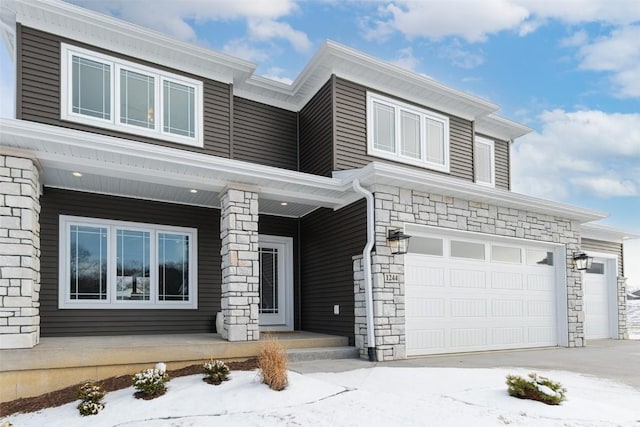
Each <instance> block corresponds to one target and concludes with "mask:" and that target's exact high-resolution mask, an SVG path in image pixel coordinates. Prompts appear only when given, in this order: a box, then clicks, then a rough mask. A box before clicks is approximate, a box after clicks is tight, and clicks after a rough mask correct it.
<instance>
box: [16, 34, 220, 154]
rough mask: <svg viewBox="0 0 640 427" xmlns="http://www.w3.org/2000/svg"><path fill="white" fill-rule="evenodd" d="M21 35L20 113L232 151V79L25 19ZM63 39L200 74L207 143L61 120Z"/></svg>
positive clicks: (214, 151)
mask: <svg viewBox="0 0 640 427" xmlns="http://www.w3.org/2000/svg"><path fill="white" fill-rule="evenodd" d="M17 35H18V57H19V61H18V64H20V67H19V68H18V79H17V81H18V84H19V85H18V88H17V92H18V93H19V94H21V95H20V96H19V98H18V100H19V104H18V106H17V109H16V114H17V118H19V119H23V120H31V121H34V122H40V123H46V124H50V125H55V126H62V127H67V128H72V129H78V130H82V131H87V132H94V133H100V134H103V135H111V136H115V137H119V138H127V139H131V140H135V141H141V142H147V143H151V144H158V145H164V146H168V147H174V148H179V149H182V150H190V151H197V152H202V153H206V154H212V155H215V156H220V157H229V138H230V105H231V104H230V91H229V85H227V84H224V83H220V82H216V81H213V80H207V79H203V78H201V77H198V76H193V75H189V74H186V73H183V72H180V71H176V70H172V69H167V68H165V67H160V66H158V65H156V64H150V63H147V62H143V61H140V60H138V59H136V58H130V57H126V56H123V55H120V54H117V53H114V52H109V51H105V50H103V49H98V48H95V47H92V46H87V45H85V44H82V43H79V42H76V41H74V40H67V39H63V38H61V37H58V36H56V35H53V34H49V33H45V32H42V31H39V30H35V29H32V28H28V27H24V26H21V25H18V28H17ZM61 42H65V43H68V44H70V45H75V46H80V47H83V48H86V49H91V50H93V51H95V52H101V53H104V54H107V55H111V56H114V57H118V58H123V59H126V60H127V61H131V62H136V63H139V64H143V65H147V66H149V67H154V68H157V69H161V70H166V71H170V72H172V73H175V74H180V75H185V76H188V77H190V78H193V79H197V80H201V81H202V82H203V83H204V85H203V86H204V88H203V92H204V94H203V95H204V119H203V120H204V148H198V147H191V146H188V145H183V144H175V143H171V142H166V141H162V140H159V139H154V138H147V137H144V136H139V135H132V134H128V133H125V132H116V131H112V130H107V129H102V128H99V127H93V126H87V125H83V124H78V123H73V122H68V121H62V120H61V119H60V43H61Z"/></svg>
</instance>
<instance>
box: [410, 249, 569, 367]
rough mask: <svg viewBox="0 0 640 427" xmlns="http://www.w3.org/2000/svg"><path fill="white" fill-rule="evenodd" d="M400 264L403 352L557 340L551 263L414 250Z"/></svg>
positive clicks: (506, 346)
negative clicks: (457, 256) (403, 305)
mask: <svg viewBox="0 0 640 427" xmlns="http://www.w3.org/2000/svg"><path fill="white" fill-rule="evenodd" d="M405 263H406V265H405V272H406V277H407V282H406V285H405V291H406V327H407V354H408V355H421V354H439V353H452V352H465V351H479V350H497V349H513V348H524V347H540V346H549V345H556V344H557V339H556V312H555V310H556V303H555V298H556V290H555V270H554V267H552V266H547V265H544V266H540V265H525V264H524V263H523V264H519V265H516V264H509V263H492V262H489V261H477V260H464V259H450V258H447V257H446V256H442V257H434V256H427V255H416V254H409V255H407V256H406V258H405ZM434 270H435V271H437V274H434V273H433V271H434ZM427 272H428V273H427ZM429 276H430V277H429ZM434 276H435V277H437V278H438V279H437V280H433V278H434ZM440 278H444V281H441V280H440ZM435 281H437V282H440V283H444V286H428V285H427V283H428V282H431V283H433V282H435Z"/></svg>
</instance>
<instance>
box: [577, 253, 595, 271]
mask: <svg viewBox="0 0 640 427" xmlns="http://www.w3.org/2000/svg"><path fill="white" fill-rule="evenodd" d="M573 262H574V263H575V266H576V270H578V271H585V270H587V269H589V268H591V263H592V262H593V257H590V256H587V254H585V253H584V252H574V253H573Z"/></svg>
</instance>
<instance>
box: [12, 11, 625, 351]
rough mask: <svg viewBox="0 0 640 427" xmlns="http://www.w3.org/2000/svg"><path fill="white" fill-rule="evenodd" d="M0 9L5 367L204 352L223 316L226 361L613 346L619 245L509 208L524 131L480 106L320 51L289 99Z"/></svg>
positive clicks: (236, 75)
mask: <svg viewBox="0 0 640 427" xmlns="http://www.w3.org/2000/svg"><path fill="white" fill-rule="evenodd" d="M15 7H16V14H15V19H16V23H15V27H14V26H13V25H10V26H9V27H10V28H15V49H14V54H15V66H16V87H17V90H16V118H15V119H1V120H0V177H1V182H0V200H1V201H2V205H1V207H0V209H1V215H2V216H1V224H2V228H1V229H0V233H1V234H0V239H1V242H2V245H1V249H0V260H1V265H0V272H1V276H0V301H1V304H0V305H1V308H0V312H1V313H2V314H1V316H0V322H2V323H0V334H2V335H1V346H2V348H5V349H11V348H14V349H15V348H30V347H33V346H36V345H37V344H38V341H39V339H40V337H61V336H88V335H89V336H96V335H135V334H140V335H145V334H167V333H174V334H181V333H193V332H203V333H207V332H208V333H214V332H216V326H215V318H216V314H217V313H218V312H221V313H222V317H221V325H222V328H221V330H219V331H217V332H218V333H220V334H221V335H222V337H224V338H225V339H227V340H229V341H251V340H257V339H259V336H260V331H264V330H277V331H294V330H304V331H312V332H321V333H327V334H333V335H339V336H345V337H348V338H349V342H350V344H351V345H354V346H356V347H357V348H359V349H360V352H361V355H362V356H363V357H370V358H372V359H377V360H393V359H402V358H405V357H407V356H414V355H425V354H435V353H450V352H464V351H478V350H493V349H512V348H526V347H542V346H568V347H581V346H584V345H586V344H587V343H588V340H589V339H593V338H613V339H624V338H625V337H626V324H625V298H624V297H625V279H624V277H623V259H622V244H623V240H624V239H625V238H627V237H629V236H628V235H627V234H625V233H624V232H621V231H618V230H613V229H609V228H606V227H603V226H599V225H595V224H593V222H594V221H597V220H599V219H601V218H604V217H605V214H603V213H600V212H595V211H592V210H589V209H584V208H581V207H577V206H571V205H567V204H563V203H557V202H552V201H549V200H542V199H539V198H534V197H530V196H527V195H522V194H518V193H515V192H512V191H511V164H510V156H509V153H510V146H511V144H512V143H513V141H514V140H515V139H516V138H518V137H520V136H522V135H524V134H526V133H528V132H530V129H529V128H527V127H526V126H523V125H521V124H518V123H515V122H513V121H510V120H508V119H506V118H503V117H500V116H498V115H496V114H495V112H496V111H497V110H498V108H499V106H498V105H495V104H493V103H491V102H488V101H486V100H484V99H481V98H478V97H476V96H472V95H469V94H467V93H463V92H461V91H458V90H456V89H454V88H451V87H448V86H446V85H444V84H442V83H439V82H437V81H435V80H433V79H430V78H428V77H426V76H423V75H419V74H415V73H413V72H410V71H407V70H403V69H400V68H398V67H395V66H393V65H390V64H388V63H386V62H384V61H381V60H379V59H376V58H372V57H370V56H368V55H366V54H364V53H362V52H358V51H355V50H353V49H350V48H348V47H345V46H342V45H339V44H337V43H334V42H330V41H328V42H326V43H325V44H324V45H323V46H322V47H321V48H320V49H319V50H318V52H317V53H316V54H315V55H314V56H313V58H312V59H311V60H310V61H309V63H308V64H307V65H306V67H305V68H304V70H303V71H302V72H301V73H300V75H299V76H298V77H297V78H296V80H295V81H294V82H293V83H292V84H291V85H288V84H283V83H279V82H275V81H272V80H269V79H265V78H262V77H259V76H256V75H255V74H254V71H255V65H254V64H251V63H249V62H246V61H243V60H240V59H238V58H234V57H232V56H229V55H226V54H222V53H219V52H215V51H211V50H207V49H204V48H201V47H198V46H194V45H190V44H187V43H184V42H181V41H177V40H174V39H171V38H169V37H166V36H164V35H161V34H158V33H156V32H153V31H150V30H146V29H144V28H140V27H138V26H135V25H132V24H129V23H126V22H122V21H119V20H117V19H115V18H112V17H108V16H104V15H101V14H98V13H95V12H91V11H88V10H85V9H82V8H79V7H76V6H73V5H70V4H67V3H63V2H59V1H53V0H31V1H26V0H24V1H23V0H20V1H17V2H16V3H15ZM3 15H6V14H3ZM405 236H411V237H410V239H409V240H408V243H409V244H408V248H406V253H402V252H403V251H402V250H400V249H401V248H397V247H396V246H395V245H401V244H403V243H407V241H406V240H402V239H403V238H404V237H405ZM581 253H586V254H587V255H588V256H589V257H592V258H593V263H592V264H591V266H590V267H589V269H587V270H586V272H583V271H578V270H577V269H576V264H575V261H574V258H576V257H578V255H579V254H581Z"/></svg>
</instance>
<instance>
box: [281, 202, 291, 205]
mask: <svg viewBox="0 0 640 427" xmlns="http://www.w3.org/2000/svg"><path fill="white" fill-rule="evenodd" d="M288 204H289V203H287V202H280V206H287V205H288Z"/></svg>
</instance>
